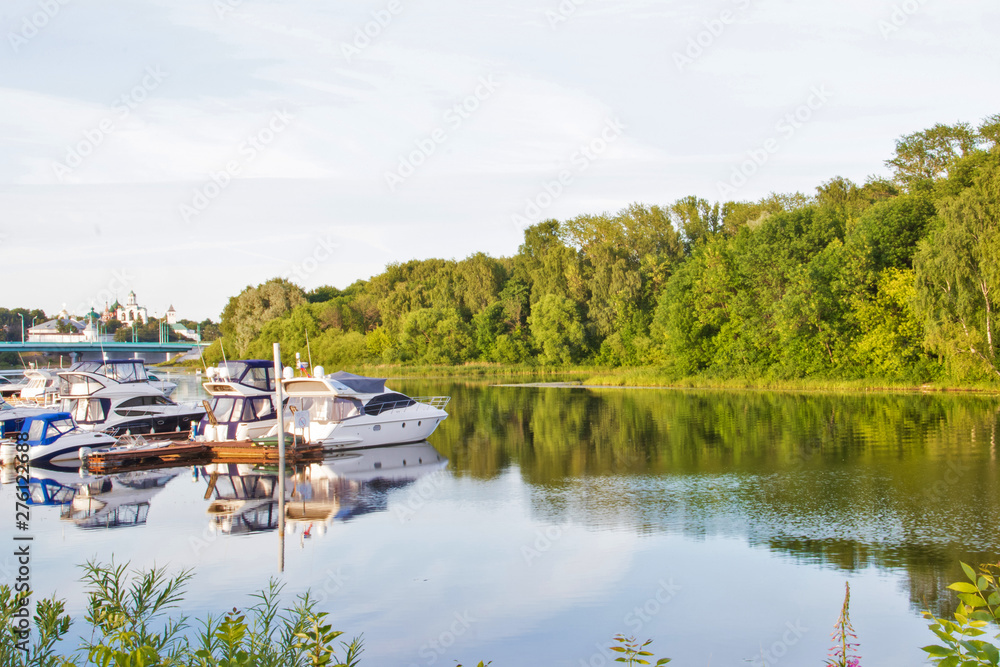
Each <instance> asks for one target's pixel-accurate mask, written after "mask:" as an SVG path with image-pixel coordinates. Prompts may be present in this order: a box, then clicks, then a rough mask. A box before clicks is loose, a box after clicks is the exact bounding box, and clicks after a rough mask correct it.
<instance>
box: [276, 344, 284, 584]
mask: <svg viewBox="0 0 1000 667" xmlns="http://www.w3.org/2000/svg"><path fill="white" fill-rule="evenodd" d="M281 377H282V367H281V343H275V344H274V400H275V409H276V410H277V412H278V542H280V543H281V544H280V552H279V554H278V571H279V572H284V571H285V401H284V397H283V392H282V390H281V389H282V388H281Z"/></svg>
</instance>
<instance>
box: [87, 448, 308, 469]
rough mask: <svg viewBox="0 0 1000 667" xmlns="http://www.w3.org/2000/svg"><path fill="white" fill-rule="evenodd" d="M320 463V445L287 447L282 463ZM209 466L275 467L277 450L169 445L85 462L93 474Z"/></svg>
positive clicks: (117, 451)
mask: <svg viewBox="0 0 1000 667" xmlns="http://www.w3.org/2000/svg"><path fill="white" fill-rule="evenodd" d="M322 460H323V447H322V446H321V445H303V444H299V445H296V446H294V447H291V446H290V447H287V448H286V450H285V462H286V463H287V464H288V465H289V466H295V465H297V464H304V463H318V462H319V461H322ZM210 463H248V464H258V465H277V464H278V448H277V447H274V446H261V445H256V444H254V443H252V442H195V441H191V440H188V441H184V442H170V443H166V444H163V445H161V446H158V447H134V448H120V449H110V450H106V451H96V452H91V453H90V454H89V455H88V456H87V458H86V462H85V466H86V468H87V470H88V471H89V472H90V473H91V474H92V475H111V474H115V473H120V472H130V471H139V470H156V469H160V468H180V467H187V466H193V465H208V464H210Z"/></svg>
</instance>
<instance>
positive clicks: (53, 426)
mask: <svg viewBox="0 0 1000 667" xmlns="http://www.w3.org/2000/svg"><path fill="white" fill-rule="evenodd" d="M46 427H48V432H47V433H46ZM75 428H76V424H74V423H73V420H72V419H54V420H52V421H50V422H47V421H45V420H44V419H36V420H34V421H33V422H31V428H29V429H28V440H31V441H33V442H34V441H40V440H44V439H45V438H54V437H56V436H58V435H62V434H63V433H69V432H70V431H72V430H73V429H75Z"/></svg>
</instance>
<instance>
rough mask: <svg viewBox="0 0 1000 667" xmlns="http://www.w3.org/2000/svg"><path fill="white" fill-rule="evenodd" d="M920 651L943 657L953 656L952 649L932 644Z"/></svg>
mask: <svg viewBox="0 0 1000 667" xmlns="http://www.w3.org/2000/svg"><path fill="white" fill-rule="evenodd" d="M920 650H921V651H926V652H927V653H929V654H931V655H937V656H942V657H944V656H949V655H951V649H947V648H945V647H944V646H938V645H937V644H931V645H930V646H925V647H923V648H922V649H920Z"/></svg>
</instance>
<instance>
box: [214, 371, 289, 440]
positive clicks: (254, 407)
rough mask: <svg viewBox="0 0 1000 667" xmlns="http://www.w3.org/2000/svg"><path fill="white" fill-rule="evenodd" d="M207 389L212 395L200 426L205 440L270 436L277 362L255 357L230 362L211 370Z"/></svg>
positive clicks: (275, 419)
mask: <svg viewBox="0 0 1000 667" xmlns="http://www.w3.org/2000/svg"><path fill="white" fill-rule="evenodd" d="M208 378H209V379H208V381H207V382H205V383H203V385H202V386H203V387H204V388H205V391H206V392H208V394H209V395H210V396H211V397H212V398H211V401H210V402H209V410H208V412H207V414H206V415H205V417H204V418H203V419H202V420H201V423H200V424H199V425H198V434H199V435H200V436H202V438H203V439H204V440H209V441H227V440H248V439H253V438H260V437H263V436H266V435H267V434H268V432H269V431H271V430H272V429H273V428H274V425H275V424H276V423H277V420H278V413H277V411H276V410H275V407H274V364H273V362H270V361H263V360H260V359H251V360H247V361H230V362H227V363H225V364H220V365H219V367H218V368H209V369H208Z"/></svg>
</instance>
